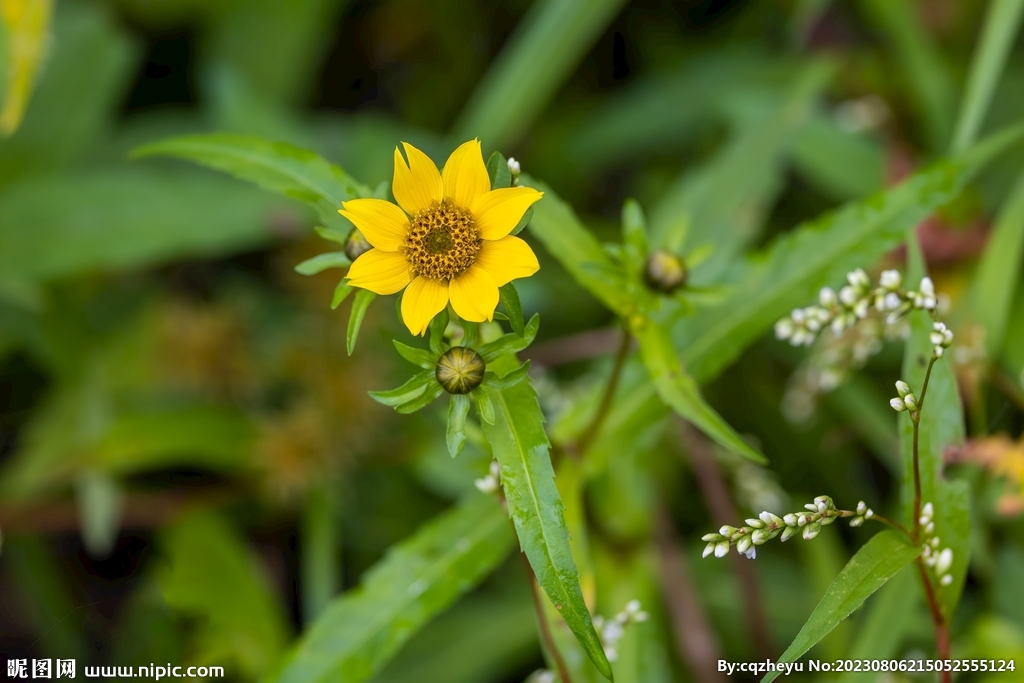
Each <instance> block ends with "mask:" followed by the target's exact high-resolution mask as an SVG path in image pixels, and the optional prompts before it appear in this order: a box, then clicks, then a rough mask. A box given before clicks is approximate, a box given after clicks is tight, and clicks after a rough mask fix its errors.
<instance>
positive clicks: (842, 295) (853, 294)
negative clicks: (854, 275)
mask: <svg viewBox="0 0 1024 683" xmlns="http://www.w3.org/2000/svg"><path fill="white" fill-rule="evenodd" d="M839 300H840V301H842V302H843V304H845V305H846V306H853V305H854V304H855V303H857V290H855V289H854V288H853V287H843V288H842V289H840V290H839Z"/></svg>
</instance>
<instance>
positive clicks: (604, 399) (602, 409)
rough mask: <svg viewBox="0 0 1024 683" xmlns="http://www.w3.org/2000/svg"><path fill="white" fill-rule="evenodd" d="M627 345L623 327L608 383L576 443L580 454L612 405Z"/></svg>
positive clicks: (626, 334) (589, 442)
mask: <svg viewBox="0 0 1024 683" xmlns="http://www.w3.org/2000/svg"><path fill="white" fill-rule="evenodd" d="M629 345H630V336H629V332H628V331H627V330H626V329H625V328H623V330H622V338H621V340H620V341H619V348H618V351H616V352H615V361H614V364H613V365H612V373H611V375H610V376H609V377H608V384H606V385H605V388H604V394H602V396H601V402H600V403H599V404H598V406H597V412H595V413H594V417H593V419H592V420H591V421H590V424H589V425H587V428H586V429H585V430H584V432H583V436H582V437H581V438H580V440H579V443H577V444H576V452H577V453H579V454H580V455H582V454H584V453H586V452H587V449H588V448H590V445H591V444H592V443H594V438H595V437H596V436H597V435H598V433H599V432H600V431H601V425H603V424H604V421H605V418H607V417H608V411H609V410H610V409H611V407H612V399H613V398H615V390H616V389H618V387H619V379H620V378H621V377H622V369H623V368H624V367H625V365H626V358H627V357H628V356H629Z"/></svg>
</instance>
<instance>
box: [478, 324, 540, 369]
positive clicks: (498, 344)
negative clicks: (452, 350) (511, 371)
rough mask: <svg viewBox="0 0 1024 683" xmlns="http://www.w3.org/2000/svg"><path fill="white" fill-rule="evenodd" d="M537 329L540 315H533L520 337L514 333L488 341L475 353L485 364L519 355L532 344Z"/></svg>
mask: <svg viewBox="0 0 1024 683" xmlns="http://www.w3.org/2000/svg"><path fill="white" fill-rule="evenodd" d="M539 329H540V315H538V314H537V313H534V314H533V317H532V318H530V322H529V323H527V325H526V328H525V329H524V330H523V334H522V335H519V334H515V333H513V334H503V335H501V336H500V337H498V338H497V339H495V340H494V341H489V342H487V343H486V344H484V345H483V346H481V347H480V348H478V349H477V352H478V353H479V354H480V356H481V357H482V358H483V359H484V362H485V363H493V362H494V361H495V360H497V359H499V358H501V357H502V356H507V355H509V354H512V353H519V352H520V351H522V350H523V349H525V348H526V347H528V346H529V345H530V344H532V343H533V340H534V338H536V336H537V331H538V330H539Z"/></svg>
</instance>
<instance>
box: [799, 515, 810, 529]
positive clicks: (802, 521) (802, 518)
mask: <svg viewBox="0 0 1024 683" xmlns="http://www.w3.org/2000/svg"><path fill="white" fill-rule="evenodd" d="M809 521H811V518H810V517H808V516H807V515H804V514H802V515H800V516H799V517H797V518H796V525H797V526H804V525H805V524H807V522H809Z"/></svg>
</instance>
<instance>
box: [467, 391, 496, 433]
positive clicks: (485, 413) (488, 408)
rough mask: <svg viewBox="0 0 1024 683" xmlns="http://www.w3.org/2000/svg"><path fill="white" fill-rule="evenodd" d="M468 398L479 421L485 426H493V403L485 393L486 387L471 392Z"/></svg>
mask: <svg viewBox="0 0 1024 683" xmlns="http://www.w3.org/2000/svg"><path fill="white" fill-rule="evenodd" d="M469 396H470V398H471V399H473V403H474V404H475V405H476V414H477V415H478V416H479V417H480V419H481V420H482V421H483V422H484V423H485V424H489V425H492V424H494V403H493V402H492V401H491V397H490V395H489V394H488V393H487V387H486V386H481V387H480V388H479V389H476V390H475V391H473V392H471V393H470V394H469Z"/></svg>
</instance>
